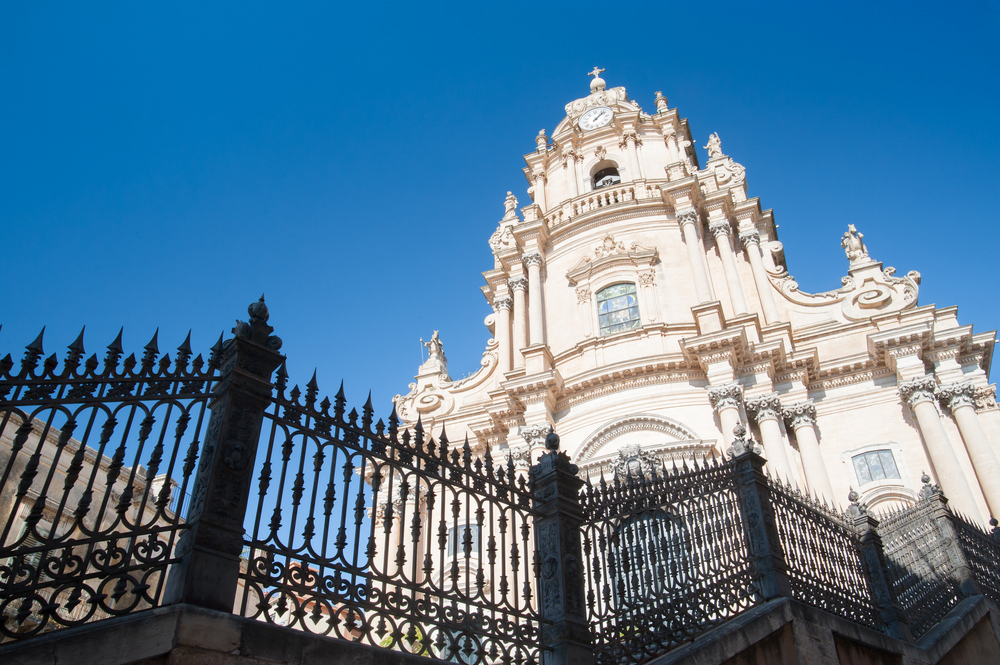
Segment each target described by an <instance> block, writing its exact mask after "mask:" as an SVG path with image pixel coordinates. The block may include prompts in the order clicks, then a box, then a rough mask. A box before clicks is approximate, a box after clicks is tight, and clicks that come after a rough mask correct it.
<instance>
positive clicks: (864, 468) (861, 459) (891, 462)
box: [851, 450, 899, 485]
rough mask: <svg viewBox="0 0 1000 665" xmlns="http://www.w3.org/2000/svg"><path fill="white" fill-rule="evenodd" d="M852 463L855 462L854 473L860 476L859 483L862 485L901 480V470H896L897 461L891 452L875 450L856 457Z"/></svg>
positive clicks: (852, 459)
mask: <svg viewBox="0 0 1000 665" xmlns="http://www.w3.org/2000/svg"><path fill="white" fill-rule="evenodd" d="M851 461H852V462H854V472H855V473H856V474H857V476H858V482H859V483H861V484H862V485H865V484H867V483H873V482H875V481H876V480H885V479H886V478H899V469H898V468H896V460H895V459H893V457H892V451H891V450H874V451H872V452H870V453H864V454H862V455H855V456H854V457H852V458H851Z"/></svg>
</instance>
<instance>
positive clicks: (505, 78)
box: [0, 1, 1000, 416]
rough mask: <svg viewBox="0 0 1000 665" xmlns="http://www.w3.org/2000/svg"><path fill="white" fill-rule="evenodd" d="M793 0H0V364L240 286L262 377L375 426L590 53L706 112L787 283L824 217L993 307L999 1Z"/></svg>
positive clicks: (480, 329) (828, 233) (141, 328)
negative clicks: (264, 327) (83, 330)
mask: <svg viewBox="0 0 1000 665" xmlns="http://www.w3.org/2000/svg"><path fill="white" fill-rule="evenodd" d="M815 4H817V3H795V4H787V5H778V4H768V3H740V4H737V3H716V4H712V5H706V4H705V3H666V2H650V3H631V4H630V3H624V4H622V3H619V4H618V5H615V4H613V3H609V2H600V3H588V2H575V3H558V4H557V3H538V2H532V3H516V2H508V3H495V4H485V3H482V4H481V3H470V2H466V3H459V4H444V3H394V2H383V3H330V2H315V3H308V4H306V3H292V2H286V3H260V2H232V3H225V4H223V3H204V2H197V3H195V2H176V3H145V2H144V3H137V2H117V3H79V2H73V3H70V2H65V3H49V2H40V1H39V2H29V3H6V5H5V6H4V7H3V8H2V9H0V231H2V238H3V251H2V258H0V278H2V284H3V289H2V291H0V323H2V324H3V329H2V331H0V355H2V354H4V353H7V352H10V353H11V354H12V356H13V357H14V358H15V360H16V359H19V358H20V356H21V354H22V352H23V346H24V345H25V344H27V343H28V342H30V341H31V340H32V338H33V337H34V336H35V334H37V332H38V330H39V329H40V328H41V327H42V325H47V326H48V328H47V332H46V336H45V348H46V351H47V352H49V353H51V352H53V351H56V352H58V353H59V356H60V358H61V357H62V355H63V353H64V352H65V347H66V345H68V344H69V343H70V342H71V341H72V340H73V338H74V337H75V336H76V334H77V332H79V328H80V326H82V325H84V324H86V326H87V335H86V345H87V351H88V353H92V352H97V353H98V356H99V357H102V356H103V347H104V346H105V345H107V344H108V343H109V342H110V341H111V339H112V338H113V337H114V335H115V334H116V333H117V331H118V328H119V327H120V326H124V327H125V337H124V340H125V345H126V348H127V350H128V351H134V352H136V353H137V354H139V353H140V352H141V347H142V346H143V345H144V344H145V343H146V342H147V341H148V339H149V337H150V336H151V335H152V333H153V331H154V330H155V329H156V328H157V327H159V328H160V342H161V344H160V347H161V350H168V349H170V350H171V351H172V349H173V348H174V347H176V346H177V345H178V344H179V343H180V342H181V341H182V340H183V338H184V335H185V334H186V333H187V331H188V329H189V328H190V329H192V330H193V334H192V341H193V345H194V346H195V347H196V348H197V349H198V350H200V351H203V352H207V349H208V347H209V346H210V345H211V344H212V343H213V342H214V341H215V339H216V338H217V337H218V334H219V332H220V331H222V330H225V331H226V332H227V333H228V331H229V329H230V328H231V327H232V325H233V322H234V320H235V319H236V318H238V317H239V318H246V306H247V304H248V303H249V302H251V301H252V300H255V299H256V298H257V297H258V296H259V295H260V293H261V292H266V294H267V302H268V305H269V307H270V309H271V315H272V316H271V323H272V324H273V325H274V326H275V328H276V334H278V335H280V336H281V337H283V339H284V340H285V347H284V349H283V351H284V352H285V353H287V355H288V357H289V371H290V373H291V374H292V379H293V380H294V381H298V382H301V383H304V382H305V381H306V380H308V378H309V376H310V374H311V373H312V370H313V368H318V372H319V380H320V387H321V389H322V391H323V392H328V393H332V392H334V391H335V390H336V388H337V384H338V382H339V381H340V379H341V377H343V378H344V379H345V381H346V385H347V392H348V398H349V399H350V401H351V403H352V404H354V405H360V404H361V402H362V401H363V400H364V397H365V394H366V393H367V391H368V390H369V389H372V390H373V393H374V399H375V400H376V403H377V404H379V405H380V406H379V412H380V415H383V416H384V415H385V414H386V413H387V412H388V410H389V404H388V401H389V399H390V398H391V396H392V395H393V394H395V393H397V392H406V389H407V383H408V382H409V381H411V380H412V376H413V374H414V373H415V370H416V367H417V365H418V364H419V363H420V361H421V355H420V350H421V349H420V346H419V339H420V338H421V337H423V338H425V339H426V338H428V337H429V336H430V334H431V332H432V331H433V330H434V329H440V331H441V338H442V340H443V341H444V344H445V352H446V353H447V356H448V359H449V363H450V369H451V371H452V375H453V376H454V377H456V378H457V377H460V376H463V375H465V374H466V373H468V372H470V371H472V370H474V369H475V368H476V367H478V361H479V357H480V354H481V352H482V350H483V348H484V345H485V342H486V340H487V337H488V333H487V331H486V329H485V327H484V326H483V325H482V320H483V317H484V316H486V314H488V313H489V308H488V306H487V304H486V302H485V299H484V298H483V297H482V294H481V293H480V292H479V286H480V285H481V284H482V278H481V276H480V272H481V271H482V270H484V269H488V268H491V267H492V259H491V255H490V251H489V247H488V246H487V244H486V240H487V238H488V237H489V236H490V234H491V233H492V232H493V230H494V228H495V227H496V223H497V221H498V220H499V219H500V217H501V216H502V212H503V206H502V202H503V198H504V194H505V192H506V191H507V190H514V192H515V193H516V194H517V195H518V197H519V198H520V199H521V201H522V203H526V202H527V200H528V199H527V195H526V194H525V189H526V186H527V185H526V182H525V180H524V177H523V175H522V174H521V171H520V169H521V166H522V164H523V162H522V160H521V155H522V154H524V153H526V152H529V151H530V150H532V149H533V148H534V141H533V137H534V136H535V134H536V133H537V132H538V130H539V129H541V128H543V127H544V128H546V129H547V130H549V131H551V130H552V128H553V127H554V126H555V125H556V123H557V122H558V121H559V120H560V119H561V118H562V116H563V112H562V109H563V106H564V104H566V103H567V102H568V101H570V100H572V99H575V98H577V97H581V96H583V95H585V94H586V93H587V91H588V88H587V85H588V78H587V76H586V75H585V73H586V72H587V71H589V70H590V69H591V68H593V67H594V66H595V65H597V66H600V67H604V68H606V70H607V71H606V72H605V73H604V78H605V79H606V80H607V82H608V85H609V86H618V85H624V86H626V87H627V88H628V91H629V94H630V95H631V97H632V98H633V99H636V100H637V101H638V102H639V103H640V104H641V105H642V106H643V107H644V108H645V109H646V110H647V111H649V110H652V109H653V108H654V106H653V94H654V92H655V91H657V90H662V91H663V93H664V94H665V95H666V96H667V97H668V98H669V100H670V104H671V106H677V107H679V109H680V112H681V115H682V117H687V118H689V120H690V123H691V128H692V130H693V132H694V134H695V137H696V140H697V142H698V146H699V149H700V150H701V146H703V145H704V144H705V140H706V139H707V137H708V135H709V133H710V132H719V134H720V136H721V138H722V141H723V148H724V150H725V151H726V152H727V153H728V154H730V155H732V156H733V158H734V159H736V160H737V161H738V162H740V163H742V164H743V165H744V166H746V168H747V176H748V181H749V186H750V195H751V196H759V197H760V198H761V203H762V205H763V206H764V207H765V208H773V209H774V211H775V218H776V220H777V222H778V224H779V225H780V227H781V228H780V235H781V240H782V241H783V242H784V244H785V248H786V256H787V258H788V263H789V268H790V271H791V273H792V274H793V275H795V276H796V277H797V278H798V280H799V283H800V285H801V287H802V288H803V289H804V290H807V291H823V290H828V289H832V288H837V287H839V286H840V278H841V276H843V275H844V274H846V268H847V263H846V259H845V257H844V254H843V252H842V250H841V248H840V244H839V239H840V235H841V234H842V233H843V231H844V230H845V228H846V226H847V224H848V223H854V224H856V225H857V227H858V229H859V230H861V231H862V232H863V233H864V234H865V239H866V241H867V243H868V247H869V250H870V252H871V254H872V255H873V256H874V257H875V258H877V259H879V260H882V261H884V262H885V264H886V265H892V266H895V267H896V268H897V269H898V270H899V271H900V272H901V273H902V272H906V271H908V270H914V269H916V270H919V271H920V272H921V273H922V275H923V284H922V286H921V292H920V301H921V303H922V304H928V303H936V304H938V305H940V306H943V305H958V306H959V308H960V309H959V316H960V321H961V322H963V323H973V324H974V325H975V326H976V330H978V331H985V330H992V329H995V328H997V327H998V325H1000V313H998V311H997V304H998V297H997V280H996V262H997V258H996V249H997V245H998V240H1000V223H998V222H1000V216H998V212H997V211H998V209H1000V194H998V187H997V185H996V179H997V176H996V170H997V162H998V157H1000V130H998V123H997V117H998V111H997V109H998V108H1000V38H998V36H997V35H998V34H1000V21H998V9H997V3H996V2H986V3H984V2H952V3H949V4H947V5H945V4H942V3H934V4H926V5H923V4H921V3H912V2H894V3H843V2H841V3H836V4H835V5H831V6H828V7H826V8H818V7H814V6H813V5H815ZM96 5H100V6H96ZM206 5H209V6H208V7H206ZM335 5H340V6H335ZM696 5H697V6H696ZM801 5H810V6H809V7H808V8H806V7H803V6H801ZM616 6H617V7H620V9H618V10H614V9H612V8H613V7H616ZM702 153H703V151H702ZM702 158H703V159H704V154H702Z"/></svg>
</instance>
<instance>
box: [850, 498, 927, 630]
mask: <svg viewBox="0 0 1000 665" xmlns="http://www.w3.org/2000/svg"><path fill="white" fill-rule="evenodd" d="M847 498H848V500H849V501H850V502H851V505H850V506H849V507H848V513H849V514H850V515H851V517H853V518H854V530H855V531H856V532H857V534H858V537H859V540H860V544H861V559H862V561H864V566H865V572H866V573H867V574H868V580H869V581H870V582H871V586H872V592H873V595H874V596H875V604H876V605H877V606H878V609H879V618H880V619H881V620H882V625H883V626H885V632H886V634H887V635H889V637H895V638H896V639H901V640H906V641H908V642H912V641H913V635H912V634H910V626H909V625H908V624H907V623H906V615H905V614H904V613H903V608H902V607H900V606H899V604H898V603H897V602H896V601H895V600H893V595H892V590H891V589H890V587H889V580H887V579H886V577H885V571H886V569H887V567H886V564H885V550H884V548H883V547H882V537H881V536H879V534H878V520H877V519H875V518H874V517H872V515H871V514H869V513H868V509H867V508H866V507H864V506H862V505H860V504H859V503H858V499H859V498H860V496H859V495H858V493H857V492H855V491H854V490H851V493H850V494H849V495H848V496H847Z"/></svg>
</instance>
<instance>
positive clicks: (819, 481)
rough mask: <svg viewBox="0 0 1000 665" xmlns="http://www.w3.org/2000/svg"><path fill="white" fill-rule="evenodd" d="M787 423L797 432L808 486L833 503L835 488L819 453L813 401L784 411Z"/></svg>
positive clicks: (796, 436) (795, 405)
mask: <svg viewBox="0 0 1000 665" xmlns="http://www.w3.org/2000/svg"><path fill="white" fill-rule="evenodd" d="M783 415H784V416H785V422H786V423H787V424H788V426H789V427H790V428H791V429H792V431H794V432H795V439H796V440H797V441H798V442H799V453H800V454H801V455H802V470H803V471H805V474H806V486H807V487H808V488H809V490H810V491H812V492H813V493H814V494H816V496H818V497H819V498H820V499H822V500H826V501H828V502H833V500H834V498H835V497H834V494H833V486H832V485H830V476H829V475H828V474H827V472H826V464H824V463H823V455H822V454H821V453H820V451H819V436H818V434H817V432H816V405H815V404H814V403H813V401H812V400H811V399H807V400H806V401H804V402H800V403H799V404H794V405H792V406H790V407H788V408H786V409H785V410H784V411H783Z"/></svg>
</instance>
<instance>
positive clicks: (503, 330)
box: [493, 295, 514, 380]
mask: <svg viewBox="0 0 1000 665" xmlns="http://www.w3.org/2000/svg"><path fill="white" fill-rule="evenodd" d="M513 308H514V300H513V299H512V298H511V297H510V296H506V295H505V296H498V297H496V298H494V299H493V309H494V310H496V313H497V318H496V321H497V360H498V365H499V369H500V374H501V376H500V379H501V380H503V374H504V373H506V372H509V371H510V370H511V364H510V361H511V357H512V354H511V338H510V311H511V309H513Z"/></svg>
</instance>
